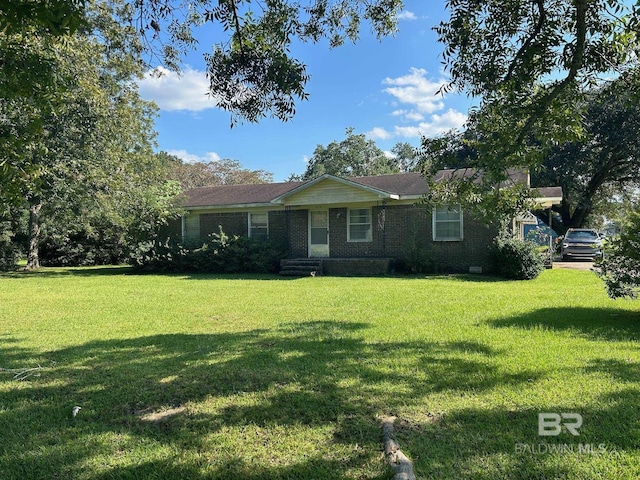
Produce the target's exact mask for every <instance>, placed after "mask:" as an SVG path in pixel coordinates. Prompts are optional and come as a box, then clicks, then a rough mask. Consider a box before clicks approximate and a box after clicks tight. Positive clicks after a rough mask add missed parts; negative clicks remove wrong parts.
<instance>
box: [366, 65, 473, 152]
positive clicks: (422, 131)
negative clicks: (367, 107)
mask: <svg viewBox="0 0 640 480" xmlns="http://www.w3.org/2000/svg"><path fill="white" fill-rule="evenodd" d="M446 83H447V80H446V79H445V78H444V77H443V76H441V77H440V79H439V80H438V81H434V80H431V79H428V78H427V71H426V70H424V69H421V68H412V69H411V70H410V71H409V73H408V74H407V75H403V76H401V77H397V78H390V77H387V78H385V79H384V81H383V84H385V85H388V87H387V88H385V89H384V90H383V91H384V92H385V93H388V94H389V95H391V96H393V97H394V99H395V101H394V104H393V106H394V107H396V108H395V109H394V110H392V111H391V116H392V117H396V118H399V119H400V120H401V121H402V123H401V124H400V125H395V126H393V127H386V128H383V127H375V128H373V129H372V130H370V131H369V132H367V134H366V135H367V136H368V137H369V138H372V139H375V140H389V139H391V138H394V137H404V138H419V137H422V136H425V137H433V136H437V135H441V134H443V133H445V132H447V131H449V130H455V129H460V128H462V127H463V126H464V124H465V123H466V121H467V115H466V114H464V113H462V112H459V111H457V110H455V109H453V108H449V109H448V110H446V111H445V112H444V113H438V112H440V111H441V110H442V111H443V110H444V109H445V97H444V95H436V92H437V91H438V90H439V89H440V87H441V86H442V85H444V84H446ZM399 104H402V105H403V106H407V107H408V108H397V107H398V106H399Z"/></svg>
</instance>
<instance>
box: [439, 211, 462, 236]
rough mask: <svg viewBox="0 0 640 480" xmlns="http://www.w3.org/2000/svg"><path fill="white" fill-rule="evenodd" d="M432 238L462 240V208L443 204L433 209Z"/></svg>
mask: <svg viewBox="0 0 640 480" xmlns="http://www.w3.org/2000/svg"><path fill="white" fill-rule="evenodd" d="M433 240H434V241H444V242H446V241H455V240H462V208H461V207H460V206H459V205H458V206H456V207H451V206H448V205H444V206H441V207H436V208H434V209H433Z"/></svg>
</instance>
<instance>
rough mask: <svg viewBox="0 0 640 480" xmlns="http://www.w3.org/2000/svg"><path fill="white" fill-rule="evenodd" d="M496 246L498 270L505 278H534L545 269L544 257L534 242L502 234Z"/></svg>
mask: <svg viewBox="0 0 640 480" xmlns="http://www.w3.org/2000/svg"><path fill="white" fill-rule="evenodd" d="M494 247H495V248H494V251H495V260H496V269H497V272H498V274H499V275H501V276H503V277H505V278H508V279H512V280H532V279H534V278H536V277H537V276H538V275H540V273H541V272H542V270H544V259H543V258H542V255H541V254H540V253H539V252H538V250H537V248H536V247H537V246H536V245H535V244H534V243H532V242H528V241H525V240H520V239H517V238H513V237H510V236H507V235H500V236H498V237H497V238H496V240H495V245H494Z"/></svg>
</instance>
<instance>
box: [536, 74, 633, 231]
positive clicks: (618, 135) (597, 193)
mask: <svg viewBox="0 0 640 480" xmlns="http://www.w3.org/2000/svg"><path fill="white" fill-rule="evenodd" d="M639 131H640V82H638V81H637V80H636V79H635V78H634V75H624V76H622V77H620V78H618V79H616V80H615V81H613V82H611V83H610V84H609V85H606V86H604V87H602V88H598V89H594V90H592V91H591V92H590V93H589V95H588V96H587V98H586V107H585V115H584V119H583V134H582V136H581V137H580V139H578V140H574V141H571V142H565V143H561V144H558V145H554V146H553V147H551V148H550V149H549V150H548V152H547V153H546V155H545V157H544V160H543V163H542V166H541V168H539V169H538V170H537V172H536V173H535V174H534V175H533V176H532V181H534V182H535V183H534V184H537V185H543V184H547V185H551V184H553V185H560V186H562V188H563V201H562V204H560V205H558V206H557V207H554V210H556V211H557V212H558V214H559V215H560V216H561V220H562V225H563V226H564V228H570V227H582V226H583V225H584V224H585V223H586V222H587V221H588V220H589V216H590V215H591V214H592V213H593V211H594V208H595V207H596V206H597V204H598V203H601V202H602V201H603V200H606V199H607V198H610V197H612V196H614V195H621V194H622V193H623V191H624V190H625V189H628V188H631V189H634V188H637V186H638V185H639V184H640V139H639V138H638V132H639Z"/></svg>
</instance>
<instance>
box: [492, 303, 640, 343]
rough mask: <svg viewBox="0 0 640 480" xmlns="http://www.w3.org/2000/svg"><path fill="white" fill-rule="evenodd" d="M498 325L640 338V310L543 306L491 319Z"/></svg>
mask: <svg viewBox="0 0 640 480" xmlns="http://www.w3.org/2000/svg"><path fill="white" fill-rule="evenodd" d="M489 324H490V325H492V326H494V327H498V328H522V329H533V328H536V329H539V328H542V329H546V330H551V331H570V332H573V333H576V334H578V335H582V336H584V337H587V338H590V339H593V340H609V341H636V340H639V339H640V312H637V311H635V312H634V311H629V310H621V309H605V308H584V307H566V308H542V309H539V310H535V311H533V312H531V313H528V314H526V315H521V316H518V317H509V318H502V319H499V320H493V321H491V322H489Z"/></svg>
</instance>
